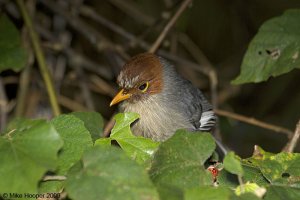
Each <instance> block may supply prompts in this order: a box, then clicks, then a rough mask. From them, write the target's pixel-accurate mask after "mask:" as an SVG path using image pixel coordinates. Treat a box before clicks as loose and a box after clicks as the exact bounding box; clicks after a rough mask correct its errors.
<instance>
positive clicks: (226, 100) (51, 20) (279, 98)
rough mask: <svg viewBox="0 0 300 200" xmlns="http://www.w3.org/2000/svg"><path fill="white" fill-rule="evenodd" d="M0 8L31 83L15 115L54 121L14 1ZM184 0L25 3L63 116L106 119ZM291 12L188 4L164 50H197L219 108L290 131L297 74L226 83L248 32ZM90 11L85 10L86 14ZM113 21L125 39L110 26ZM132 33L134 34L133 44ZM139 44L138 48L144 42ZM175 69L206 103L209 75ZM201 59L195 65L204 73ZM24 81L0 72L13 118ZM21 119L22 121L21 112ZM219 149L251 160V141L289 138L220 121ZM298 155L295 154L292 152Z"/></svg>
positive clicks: (247, 3) (226, 2)
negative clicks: (123, 80) (138, 59)
mask: <svg viewBox="0 0 300 200" xmlns="http://www.w3.org/2000/svg"><path fill="white" fill-rule="evenodd" d="M0 2H1V4H0V5H1V12H2V14H3V13H5V14H6V15H8V16H9V18H10V19H11V20H13V22H14V23H15V24H16V26H17V27H18V29H19V30H20V32H21V34H22V39H23V42H24V46H25V47H26V49H27V52H28V55H29V58H30V59H29V61H28V64H27V68H30V70H29V71H30V73H29V74H30V75H29V85H28V92H27V95H26V99H23V100H22V102H23V104H25V105H26V106H25V108H24V109H23V110H21V111H20V113H21V115H23V116H26V117H30V118H37V117H44V118H50V117H51V116H52V113H51V108H50V105H49V103H48V98H47V93H46V90H45V86H44V84H43V81H42V78H41V76H40V73H39V71H38V67H37V64H36V62H35V61H34V58H33V54H32V50H31V48H30V47H29V46H30V45H29V44H30V40H29V37H28V34H27V32H26V30H25V29H24V28H23V20H22V18H21V16H20V14H19V12H18V8H17V7H16V5H15V4H14V1H0ZM181 2H182V1H180V0H159V1H158V0H126V1H122V0H105V1H96V0H93V1H92V0H87V1H80V0H75V1H74V0H60V1H59V0H58V1H46V0H42V1H41V0H37V1H26V3H27V6H28V7H29V8H30V13H31V15H32V17H33V19H34V24H35V27H36V29H37V31H38V33H39V34H40V37H41V40H42V46H43V49H44V52H45V55H46V59H47V64H48V67H49V69H50V71H51V72H52V74H53V78H54V82H55V86H56V90H57V92H58V94H59V102H60V104H61V106H62V109H63V112H65V113H67V112H71V111H78V110H95V111H97V112H100V113H101V114H102V115H103V117H104V118H105V120H106V121H108V120H109V119H110V117H111V116H112V115H113V113H114V112H115V111H116V107H112V108H110V107H109V102H110V100H111V98H112V96H113V95H114V94H115V92H116V90H117V85H116V84H115V78H116V76H117V74H118V72H119V70H120V68H121V67H122V65H123V63H124V62H125V60H126V59H128V58H129V57H131V56H133V55H135V54H137V53H141V52H145V51H147V48H145V45H143V44H142V45H141V43H143V42H144V43H145V42H146V43H147V44H149V45H151V44H152V43H153V42H154V41H155V40H156V38H157V37H158V35H159V34H160V32H161V31H162V30H163V28H164V26H165V25H166V23H167V22H168V20H169V19H170V17H171V16H172V15H173V14H174V12H175V11H176V10H177V9H178V7H179V5H180V3H181ZM86 7H87V8H88V9H92V10H93V11H95V13H96V15H100V16H102V17H103V18H104V19H106V20H107V21H106V25H104V23H103V22H102V23H99V22H97V20H94V19H92V18H91V17H90V16H89V15H88V14H86V12H85V11H86V10H84V8H86ZM290 8H300V2H299V1H298V0H211V1H204V0H194V1H193V3H192V5H191V6H189V7H188V9H187V10H185V12H184V13H183V14H182V16H181V17H180V18H179V20H178V21H177V23H176V25H175V26H174V27H173V28H172V29H171V31H170V33H169V34H168V35H167V37H166V38H165V40H164V41H163V43H162V45H161V46H160V50H164V51H165V52H167V53H168V54H169V55H173V56H176V57H178V58H180V59H185V60H188V61H191V62H194V63H197V62H199V60H197V56H195V55H193V53H195V54H196V55H197V52H199V51H202V53H203V55H204V56H206V57H207V59H208V60H209V62H210V63H211V64H212V66H213V68H214V69H215V70H216V72H217V75H218V88H217V91H218V99H217V100H218V106H219V108H220V109H224V110H228V111H231V112H235V113H239V114H243V115H246V116H249V117H254V118H256V119H259V120H262V121H265V122H268V123H271V124H275V125H279V126H282V127H286V128H288V129H290V130H292V131H293V130H294V129H295V125H296V123H297V121H298V120H299V118H300V114H299V113H300V104H299V103H300V92H299V86H300V78H299V77H300V71H299V70H293V71H291V72H289V73H287V74H285V75H282V76H279V77H276V78H270V79H269V80H268V81H266V82H262V83H258V84H244V85H238V86H234V85H231V84H230V81H231V80H233V79H234V78H235V77H236V76H237V75H238V74H239V71H240V66H241V62H242V59H243V55H244V54H245V52H246V50H247V46H248V44H249V42H250V41H251V39H252V38H253V36H254V35H255V34H256V33H257V31H258V29H259V27H260V26H261V25H262V23H263V22H265V21H266V20H268V19H270V18H272V17H275V16H279V15H281V14H282V13H283V12H284V11H285V10H287V9H290ZM89 11H90V10H89ZM112 24H115V25H118V26H119V27H121V28H122V29H123V35H122V34H121V35H120V34H118V33H116V30H111V29H110V28H109V26H111V25H112ZM129 37H134V38H133V39H132V38H131V39H130V38H129ZM141 41H142V42H141ZM169 60H170V61H171V62H172V63H174V64H175V65H176V67H177V69H178V71H180V73H181V74H183V75H184V76H185V77H186V78H187V79H189V80H191V81H192V82H193V83H194V84H195V85H196V86H197V87H199V88H201V90H202V91H203V92H204V93H205V94H206V96H207V97H208V98H209V99H210V97H211V93H210V89H209V86H210V85H209V84H210V83H209V79H208V77H207V76H206V75H205V74H203V73H200V72H199V71H196V70H194V69H192V68H191V67H190V66H188V65H186V64H182V63H180V62H177V61H176V60H172V59H170V58H169ZM202 64H203V63H200V67H201V65H202ZM20 75H21V73H16V72H13V71H5V72H2V73H1V77H2V79H3V82H4V84H5V89H6V93H7V96H8V100H9V102H11V108H10V109H9V111H8V116H9V119H13V118H14V117H15V116H16V115H15V113H16V109H17V108H16V107H17V106H18V103H19V102H18V101H17V96H18V95H17V93H18V91H20V90H21V89H22V88H21V87H20V86H21V85H20ZM20 113H19V115H20ZM220 130H221V135H222V138H223V141H224V143H226V144H227V145H228V146H229V147H230V148H232V149H233V150H235V151H236V152H237V154H239V155H241V156H242V157H245V156H250V155H251V153H252V151H253V146H254V145H255V144H257V145H260V146H261V147H262V148H264V149H265V150H267V151H271V152H279V151H280V150H281V149H282V148H283V146H284V145H285V144H286V142H287V137H286V136H285V135H284V134H281V133H276V132H273V131H269V130H265V129H262V128H259V127H255V126H252V125H248V124H245V123H242V122H238V121H236V120H232V119H229V118H225V117H220ZM298 151H299V148H298Z"/></svg>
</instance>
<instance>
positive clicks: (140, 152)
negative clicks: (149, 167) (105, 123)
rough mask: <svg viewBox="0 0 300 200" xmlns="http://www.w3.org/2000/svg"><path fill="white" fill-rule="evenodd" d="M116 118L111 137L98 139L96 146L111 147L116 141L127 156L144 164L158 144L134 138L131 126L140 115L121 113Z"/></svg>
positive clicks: (145, 139)
mask: <svg viewBox="0 0 300 200" xmlns="http://www.w3.org/2000/svg"><path fill="white" fill-rule="evenodd" d="M114 118H115V120H116V124H115V126H114V128H113V129H112V131H111V134H110V137H109V138H100V139H98V140H97V141H96V145H103V144H104V145H110V144H111V141H112V140H115V141H117V143H118V144H119V145H120V146H121V148H122V149H123V150H124V151H125V152H126V153H127V155H129V156H130V157H131V158H132V159H134V160H136V161H137V162H138V163H144V162H146V161H147V160H148V159H149V158H151V156H152V154H153V153H154V151H155V150H156V149H157V146H158V142H154V141H152V140H151V139H149V138H144V137H141V136H139V137H137V136H134V135H133V134H132V133H131V130H130V124H131V123H132V122H134V121H135V120H137V119H138V114H137V113H124V114H121V113H120V114H117V115H116V116H115V117H114Z"/></svg>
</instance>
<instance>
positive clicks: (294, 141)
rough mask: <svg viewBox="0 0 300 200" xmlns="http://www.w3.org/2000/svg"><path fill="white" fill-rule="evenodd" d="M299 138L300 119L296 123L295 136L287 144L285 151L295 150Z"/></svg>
mask: <svg viewBox="0 0 300 200" xmlns="http://www.w3.org/2000/svg"><path fill="white" fill-rule="evenodd" d="M299 138H300V120H299V121H298V123H297V125H296V130H295V133H294V135H293V137H292V138H291V139H290V140H289V142H288V143H287V145H286V146H285V147H284V149H283V151H286V152H293V151H294V150H295V148H296V146H297V144H298V142H299Z"/></svg>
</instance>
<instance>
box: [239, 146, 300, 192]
mask: <svg viewBox="0 0 300 200" xmlns="http://www.w3.org/2000/svg"><path fill="white" fill-rule="evenodd" d="M245 161H247V162H248V163H251V164H252V165H253V166H256V167H258V168H259V169H260V171H261V173H262V174H263V175H264V177H265V178H266V179H267V180H268V181H269V182H270V183H271V184H280V185H282V184H283V185H290V186H293V187H298V188H300V178H299V177H300V167H299V166H300V154H299V153H286V152H281V153H279V154H270V153H268V152H265V151H263V150H260V153H259V155H255V156H253V157H252V158H249V159H246V160H245Z"/></svg>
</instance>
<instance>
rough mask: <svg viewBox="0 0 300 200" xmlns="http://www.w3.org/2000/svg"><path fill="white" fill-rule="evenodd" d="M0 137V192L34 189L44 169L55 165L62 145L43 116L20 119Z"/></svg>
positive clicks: (49, 168) (35, 190)
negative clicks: (40, 117)
mask: <svg viewBox="0 0 300 200" xmlns="http://www.w3.org/2000/svg"><path fill="white" fill-rule="evenodd" d="M19 122H20V123H19V125H20V124H22V126H17V125H15V126H13V127H14V129H12V130H10V131H9V132H8V133H6V134H5V135H4V136H2V137H0V158H1V165H0V194H1V193H4V192H6V193H9V192H12V193H13V192H15V193H24V192H27V193H37V186H38V183H39V181H40V180H41V179H42V177H43V176H44V174H45V173H46V172H47V171H48V170H55V169H56V167H57V153H58V151H59V149H60V148H61V147H62V145H63V141H62V139H61V138H60V136H59V134H58V133H57V131H56V130H55V128H54V127H53V125H51V124H50V123H47V122H46V121H45V120H23V121H22V122H21V121H19Z"/></svg>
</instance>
